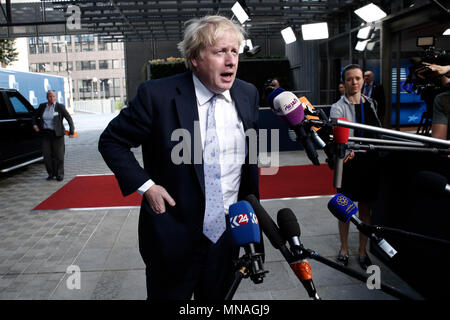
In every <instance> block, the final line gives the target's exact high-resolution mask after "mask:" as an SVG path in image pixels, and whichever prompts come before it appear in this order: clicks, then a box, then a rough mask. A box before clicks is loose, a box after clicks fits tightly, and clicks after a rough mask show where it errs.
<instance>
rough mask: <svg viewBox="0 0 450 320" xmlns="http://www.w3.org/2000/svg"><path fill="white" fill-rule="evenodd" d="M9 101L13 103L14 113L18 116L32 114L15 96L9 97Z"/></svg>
mask: <svg viewBox="0 0 450 320" xmlns="http://www.w3.org/2000/svg"><path fill="white" fill-rule="evenodd" d="M9 101H11V104H12V106H13V109H14V112H15V113H16V114H20V113H22V114H24V113H27V114H28V113H30V112H29V111H28V109H27V107H26V106H25V105H24V104H23V102H22V101H20V100H19V98H17V97H15V96H10V97H9Z"/></svg>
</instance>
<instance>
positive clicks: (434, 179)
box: [416, 171, 450, 195]
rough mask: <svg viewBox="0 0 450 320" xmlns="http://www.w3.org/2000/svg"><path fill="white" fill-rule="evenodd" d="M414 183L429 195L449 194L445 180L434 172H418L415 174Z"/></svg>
mask: <svg viewBox="0 0 450 320" xmlns="http://www.w3.org/2000/svg"><path fill="white" fill-rule="evenodd" d="M416 183H417V185H418V186H420V187H421V189H423V190H426V192H427V193H428V194H430V195H445V194H447V195H449V194H450V185H449V184H448V183H447V179H446V178H445V177H444V176H443V175H440V174H439V173H436V172H431V171H420V172H419V173H418V174H417V178H416Z"/></svg>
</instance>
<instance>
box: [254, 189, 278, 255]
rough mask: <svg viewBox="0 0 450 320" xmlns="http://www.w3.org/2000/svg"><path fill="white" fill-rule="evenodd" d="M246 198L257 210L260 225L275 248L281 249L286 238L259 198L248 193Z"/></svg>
mask: <svg viewBox="0 0 450 320" xmlns="http://www.w3.org/2000/svg"><path fill="white" fill-rule="evenodd" d="M245 200H247V201H248V202H249V203H250V204H251V206H252V207H253V209H254V210H255V213H256V216H257V217H258V221H259V225H260V227H261V229H262V231H263V232H264V234H265V235H266V236H267V238H268V239H269V241H270V243H271V244H272V246H273V247H274V248H275V249H280V248H281V247H282V246H283V245H284V244H285V243H286V240H284V239H283V237H282V236H281V234H280V230H279V229H278V226H277V225H276V224H275V222H274V221H273V220H272V218H271V217H270V216H269V214H268V213H267V212H266V210H265V209H264V208H263V207H262V206H261V204H260V203H259V200H258V199H256V197H255V196H254V195H253V194H251V195H248V196H247V197H246V198H245Z"/></svg>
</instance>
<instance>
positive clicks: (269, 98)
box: [266, 88, 284, 109]
mask: <svg viewBox="0 0 450 320" xmlns="http://www.w3.org/2000/svg"><path fill="white" fill-rule="evenodd" d="M282 92H284V89H283V88H275V89H273V90H272V92H271V93H270V94H269V95H268V96H267V98H266V102H267V104H268V105H269V107H270V108H271V109H273V99H275V97H276V96H278V95H279V94H280V93H282Z"/></svg>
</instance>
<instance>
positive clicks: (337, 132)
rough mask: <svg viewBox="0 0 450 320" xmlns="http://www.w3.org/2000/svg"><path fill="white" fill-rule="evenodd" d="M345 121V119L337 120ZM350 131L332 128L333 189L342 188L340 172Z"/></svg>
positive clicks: (342, 167)
mask: <svg viewBox="0 0 450 320" xmlns="http://www.w3.org/2000/svg"><path fill="white" fill-rule="evenodd" d="M339 119H341V120H346V121H347V119H346V118H339ZM349 135H350V129H349V128H344V127H339V126H335V127H333V140H334V143H335V152H334V176H333V187H334V188H340V187H341V186H342V171H343V170H344V158H345V144H346V143H347V141H348V137H349Z"/></svg>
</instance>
